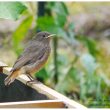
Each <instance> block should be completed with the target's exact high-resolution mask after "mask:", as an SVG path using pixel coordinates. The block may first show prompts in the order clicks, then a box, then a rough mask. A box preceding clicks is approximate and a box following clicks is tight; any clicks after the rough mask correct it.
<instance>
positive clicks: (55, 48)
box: [53, 37, 58, 84]
mask: <svg viewBox="0 0 110 110" xmlns="http://www.w3.org/2000/svg"><path fill="white" fill-rule="evenodd" d="M57 47H58V38H57V37H55V38H54V39H53V53H54V54H53V55H54V56H53V57H54V71H55V73H54V81H55V84H57V82H58V64H57V56H58V55H57Z"/></svg>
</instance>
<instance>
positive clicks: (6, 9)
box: [0, 2, 26, 20]
mask: <svg viewBox="0 0 110 110" xmlns="http://www.w3.org/2000/svg"><path fill="white" fill-rule="evenodd" d="M24 10H26V6H25V5H24V4H23V3H21V2H0V18H4V19H11V20H17V19H18V18H19V16H20V15H21V13H22V12H23V11H24Z"/></svg>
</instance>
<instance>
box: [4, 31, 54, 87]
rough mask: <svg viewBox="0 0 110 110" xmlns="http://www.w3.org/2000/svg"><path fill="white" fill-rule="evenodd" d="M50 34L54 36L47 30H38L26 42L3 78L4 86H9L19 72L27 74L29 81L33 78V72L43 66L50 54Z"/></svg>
mask: <svg viewBox="0 0 110 110" xmlns="http://www.w3.org/2000/svg"><path fill="white" fill-rule="evenodd" d="M51 36H55V34H50V33H49V32H47V31H42V32H38V33H37V34H36V35H35V36H34V37H33V38H32V40H31V41H29V42H28V44H27V45H26V47H25V48H24V51H23V52H22V54H21V55H20V56H19V57H18V58H17V60H16V61H15V63H14V65H13V67H12V69H11V71H10V74H9V75H8V76H7V77H6V78H5V80H4V84H5V86H9V85H10V84H11V83H12V82H14V80H15V79H16V78H17V77H18V76H19V75H21V74H25V75H27V77H28V78H29V79H30V81H32V80H33V75H34V73H36V72H38V71H39V70H40V69H41V68H43V67H44V65H45V64H46V62H47V60H48V58H49V56H50V53H51V46H50V39H51Z"/></svg>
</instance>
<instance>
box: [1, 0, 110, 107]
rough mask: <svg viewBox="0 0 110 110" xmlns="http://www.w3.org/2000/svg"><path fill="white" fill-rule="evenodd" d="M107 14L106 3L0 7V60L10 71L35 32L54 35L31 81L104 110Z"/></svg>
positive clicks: (109, 34) (109, 33)
mask: <svg viewBox="0 0 110 110" xmlns="http://www.w3.org/2000/svg"><path fill="white" fill-rule="evenodd" d="M109 9H110V3H109V2H13V3H11V2H7V3H4V2H1V3H0V61H3V62H5V63H6V64H8V65H9V66H13V64H14V62H15V60H16V59H17V57H18V56H19V55H20V54H21V53H22V51H23V49H24V47H25V45H26V43H27V42H28V41H29V40H30V39H32V37H33V36H34V35H35V34H36V33H37V32H39V31H49V32H51V33H54V34H56V35H57V36H56V37H54V38H52V41H51V47H52V52H51V55H50V58H49V60H48V62H47V64H46V66H45V67H44V68H43V69H42V70H40V71H39V72H38V73H37V74H35V76H36V77H37V78H38V79H39V80H40V81H42V82H43V83H44V84H45V85H47V86H49V87H51V88H53V89H55V90H56V91H58V92H60V93H62V94H64V95H65V96H67V97H68V98H71V99H73V100H75V101H77V102H79V103H81V104H83V105H85V106H87V107H110V104H109V100H110V48H109V46H110V11H109Z"/></svg>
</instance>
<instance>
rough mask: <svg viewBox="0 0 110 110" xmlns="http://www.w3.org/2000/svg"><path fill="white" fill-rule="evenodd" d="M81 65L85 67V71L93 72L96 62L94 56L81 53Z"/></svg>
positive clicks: (96, 65)
mask: <svg viewBox="0 0 110 110" xmlns="http://www.w3.org/2000/svg"><path fill="white" fill-rule="evenodd" d="M80 60H81V64H82V66H83V67H84V68H85V70H86V71H87V73H94V72H95V70H96V68H97V67H98V64H97V63H96V61H95V59H94V57H93V56H92V55H90V54H83V55H82V56H81V58H80Z"/></svg>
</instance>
